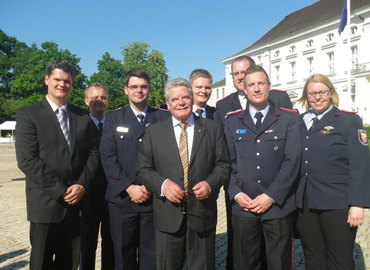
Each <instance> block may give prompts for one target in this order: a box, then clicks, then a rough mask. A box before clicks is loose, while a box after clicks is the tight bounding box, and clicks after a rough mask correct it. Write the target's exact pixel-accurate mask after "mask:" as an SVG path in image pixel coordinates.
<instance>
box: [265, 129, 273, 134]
mask: <svg viewBox="0 0 370 270" xmlns="http://www.w3.org/2000/svg"><path fill="white" fill-rule="evenodd" d="M272 132H274V130H273V129H268V130H265V133H272Z"/></svg>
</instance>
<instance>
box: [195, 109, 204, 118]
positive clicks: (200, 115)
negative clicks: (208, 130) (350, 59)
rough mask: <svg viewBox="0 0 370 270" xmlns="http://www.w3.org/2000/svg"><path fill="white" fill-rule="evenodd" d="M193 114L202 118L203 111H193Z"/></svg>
mask: <svg viewBox="0 0 370 270" xmlns="http://www.w3.org/2000/svg"><path fill="white" fill-rule="evenodd" d="M195 114H196V115H198V116H199V117H203V109H197V110H196V111H195Z"/></svg>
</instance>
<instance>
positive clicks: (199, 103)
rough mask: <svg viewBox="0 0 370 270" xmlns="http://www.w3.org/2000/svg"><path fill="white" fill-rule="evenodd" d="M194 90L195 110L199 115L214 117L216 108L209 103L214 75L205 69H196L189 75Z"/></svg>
mask: <svg viewBox="0 0 370 270" xmlns="http://www.w3.org/2000/svg"><path fill="white" fill-rule="evenodd" d="M189 82H190V85H191V89H192V91H193V100H194V105H193V112H194V113H195V115H196V116H198V117H203V118H208V119H214V114H215V112H216V108H215V107H212V106H209V105H207V102H208V100H209V98H210V97H211V94H212V75H211V73H209V72H208V71H207V70H205V69H201V68H199V69H194V70H193V71H192V72H191V73H190V76H189Z"/></svg>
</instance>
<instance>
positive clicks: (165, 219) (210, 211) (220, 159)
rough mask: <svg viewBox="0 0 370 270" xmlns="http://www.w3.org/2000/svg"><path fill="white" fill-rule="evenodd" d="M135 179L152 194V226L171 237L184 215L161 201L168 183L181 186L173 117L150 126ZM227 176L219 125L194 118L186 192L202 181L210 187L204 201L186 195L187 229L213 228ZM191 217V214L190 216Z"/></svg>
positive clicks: (167, 202)
mask: <svg viewBox="0 0 370 270" xmlns="http://www.w3.org/2000/svg"><path fill="white" fill-rule="evenodd" d="M137 174H138V178H139V179H140V181H141V182H142V183H144V184H145V185H146V186H147V187H148V188H149V189H150V190H151V191H152V192H153V211H154V225H155V227H156V229H157V230H159V231H163V232H168V233H174V232H176V231H178V229H179V228H180V226H181V224H182V221H183V218H184V215H183V214H182V211H181V207H180V205H179V204H174V203H172V202H170V201H168V200H166V198H165V197H161V186H162V184H163V182H164V181H165V180H166V179H170V180H172V181H174V182H175V183H177V184H178V185H179V186H182V185H183V182H182V178H183V169H182V165H181V160H180V156H179V152H178V146H177V143H176V138H175V133H174V129H173V124H172V117H171V118H168V119H166V120H164V121H162V122H159V123H156V124H154V125H152V126H150V127H149V128H148V130H147V133H146V135H145V138H144V141H143V145H142V148H141V150H140V153H139V158H138V171H137ZM228 174H229V156H228V153H227V148H226V144H225V141H224V136H223V133H222V131H221V127H220V125H219V124H218V123H217V122H216V121H212V120H209V119H205V118H196V120H195V126H194V140H193V145H192V152H191V157H190V161H189V172H188V175H189V190H190V189H192V188H193V186H194V185H195V184H196V183H198V182H201V181H206V182H207V183H208V184H209V185H210V187H211V194H210V195H209V197H208V198H207V199H205V200H198V199H196V198H195V196H194V194H192V193H189V196H188V198H187V211H188V213H190V214H188V216H187V226H189V227H190V228H192V229H193V230H194V231H197V232H204V231H207V230H210V229H212V228H215V226H216V221H217V203H216V200H217V196H218V192H219V189H220V187H221V186H222V184H223V182H224V181H225V180H226V179H227V177H228ZM191 213H193V214H191Z"/></svg>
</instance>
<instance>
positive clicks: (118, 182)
mask: <svg viewBox="0 0 370 270" xmlns="http://www.w3.org/2000/svg"><path fill="white" fill-rule="evenodd" d="M168 116H169V113H168V112H160V111H157V110H156V109H153V108H150V107H149V108H148V110H147V114H146V117H145V119H144V125H143V126H141V125H140V123H139V121H138V120H137V117H136V115H135V114H134V113H133V111H132V109H131V108H130V107H126V108H121V109H119V110H116V111H113V112H110V113H109V114H108V115H107V119H106V122H105V127H104V129H103V135H102V138H101V142H100V154H101V161H102V164H103V167H104V170H105V174H106V176H107V181H108V187H107V192H106V195H105V197H106V200H107V201H109V202H110V203H113V204H115V205H116V206H118V207H119V208H121V209H122V210H123V211H125V212H146V211H151V210H152V205H151V200H149V201H147V202H145V203H143V204H136V203H133V202H131V198H130V196H129V195H128V194H127V192H126V191H125V190H126V189H127V188H128V187H129V186H130V185H132V184H136V185H141V183H140V182H139V181H138V180H137V179H136V177H135V173H136V159H137V155H138V152H139V147H140V145H141V142H142V138H143V136H144V134H145V128H146V127H147V126H149V125H151V124H152V123H154V122H157V121H159V120H161V119H163V118H165V117H168Z"/></svg>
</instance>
